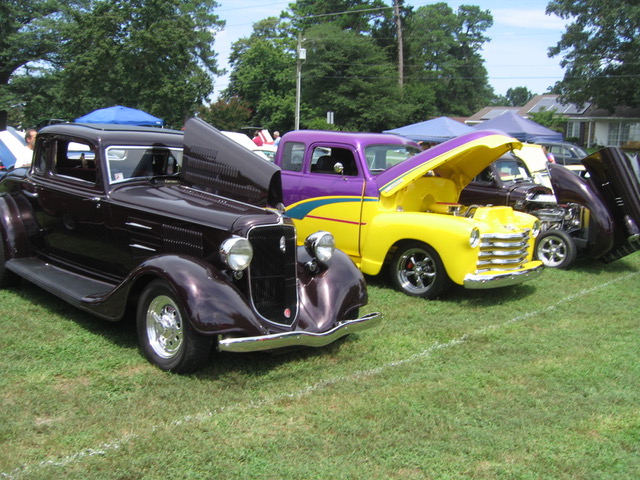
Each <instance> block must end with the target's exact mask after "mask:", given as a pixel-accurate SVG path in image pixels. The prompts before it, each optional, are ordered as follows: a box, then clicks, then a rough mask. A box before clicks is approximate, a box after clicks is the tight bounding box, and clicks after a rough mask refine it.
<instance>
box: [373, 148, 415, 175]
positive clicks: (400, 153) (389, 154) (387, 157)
mask: <svg viewBox="0 0 640 480" xmlns="http://www.w3.org/2000/svg"><path fill="white" fill-rule="evenodd" d="M364 153H365V156H366V157H367V165H368V166H369V171H370V172H371V173H373V174H377V173H380V172H384V171H385V170H386V169H387V168H390V167H393V166H394V165H397V164H399V163H402V162H404V161H405V160H407V159H408V158H411V157H413V156H414V155H416V154H418V153H420V149H419V148H417V147H413V146H411V145H370V146H368V147H366V148H365V150H364Z"/></svg>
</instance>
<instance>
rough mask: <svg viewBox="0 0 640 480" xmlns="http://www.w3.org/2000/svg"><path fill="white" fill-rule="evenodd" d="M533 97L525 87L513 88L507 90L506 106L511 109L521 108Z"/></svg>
mask: <svg viewBox="0 0 640 480" xmlns="http://www.w3.org/2000/svg"><path fill="white" fill-rule="evenodd" d="M533 96H534V94H533V93H531V90H529V89H528V88H527V87H514V88H510V89H509V90H507V101H508V102H509V103H508V105H510V106H512V107H522V106H524V105H526V104H527V102H528V101H529V100H531V99H532V98H533Z"/></svg>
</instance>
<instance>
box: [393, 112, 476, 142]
mask: <svg viewBox="0 0 640 480" xmlns="http://www.w3.org/2000/svg"><path fill="white" fill-rule="evenodd" d="M473 131H474V130H473V128H472V127H470V126H468V125H465V124H464V123H460V122H458V121H456V120H453V119H451V118H449V117H438V118H434V119H432V120H426V121H424V122H419V123H413V124H411V125H407V126H405V127H399V128H394V129H393V130H385V131H384V132H383V133H394V134H396V135H402V136H403V137H407V138H410V139H411V140H414V141H416V142H433V143H442V142H445V141H447V140H450V139H452V138H455V137H457V136H460V135H462V134H465V133H469V132H473Z"/></svg>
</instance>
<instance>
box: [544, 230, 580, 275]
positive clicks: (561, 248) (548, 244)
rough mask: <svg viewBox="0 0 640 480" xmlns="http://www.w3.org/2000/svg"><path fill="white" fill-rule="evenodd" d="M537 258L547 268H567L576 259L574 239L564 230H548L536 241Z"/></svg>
mask: <svg viewBox="0 0 640 480" xmlns="http://www.w3.org/2000/svg"><path fill="white" fill-rule="evenodd" d="M535 253H536V258H537V259H538V260H540V261H541V262H542V263H543V264H544V266H545V267H552V268H567V267H568V266H569V265H571V264H572V263H573V262H574V260H575V259H576V255H577V249H576V244H575V242H574V241H573V239H572V238H571V237H570V236H569V235H568V234H567V233H565V232H563V231H562V230H547V231H545V232H544V233H542V234H540V236H539V237H538V238H537V240H536V250H535Z"/></svg>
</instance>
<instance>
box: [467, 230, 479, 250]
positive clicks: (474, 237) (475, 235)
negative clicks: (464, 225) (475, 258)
mask: <svg viewBox="0 0 640 480" xmlns="http://www.w3.org/2000/svg"><path fill="white" fill-rule="evenodd" d="M479 244H480V230H478V227H473V230H471V234H470V235H469V246H470V247H471V248H476V247H477V246H478V245H479Z"/></svg>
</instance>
